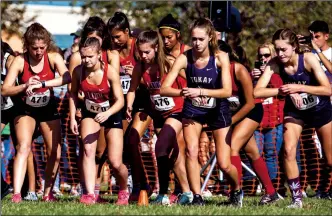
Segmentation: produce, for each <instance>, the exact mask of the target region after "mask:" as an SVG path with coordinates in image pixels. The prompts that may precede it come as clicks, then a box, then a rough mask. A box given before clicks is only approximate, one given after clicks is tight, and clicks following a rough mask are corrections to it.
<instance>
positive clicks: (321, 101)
mask: <svg viewBox="0 0 332 216" xmlns="http://www.w3.org/2000/svg"><path fill="white" fill-rule="evenodd" d="M303 58H304V57H303V54H301V55H299V60H298V69H297V71H296V73H295V74H294V75H288V74H287V73H286V72H285V70H284V68H283V66H281V67H280V69H281V71H280V76H281V78H282V80H283V82H284V83H285V84H290V83H295V84H302V85H311V86H317V85H319V84H318V82H317V80H316V78H315V76H314V74H313V73H309V72H308V71H306V69H305V67H304V59H303ZM299 94H300V96H301V97H302V101H303V104H302V106H301V107H300V108H297V107H296V106H295V102H293V101H292V99H291V97H290V96H289V95H287V96H286V101H285V107H284V115H285V117H286V116H291V117H293V118H295V119H300V120H303V121H304V123H305V124H307V125H308V126H309V127H314V128H320V127H321V126H323V125H325V124H327V123H329V122H330V121H331V120H332V106H331V103H330V98H329V96H317V95H311V94H308V93H299Z"/></svg>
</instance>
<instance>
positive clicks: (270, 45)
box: [257, 42, 277, 58]
mask: <svg viewBox="0 0 332 216" xmlns="http://www.w3.org/2000/svg"><path fill="white" fill-rule="evenodd" d="M261 48H268V49H269V51H270V54H271V58H273V57H276V56H277V53H276V50H275V49H274V45H273V44H272V43H270V42H266V43H263V44H261V45H259V46H258V48H257V58H258V54H259V50H260V49H261Z"/></svg>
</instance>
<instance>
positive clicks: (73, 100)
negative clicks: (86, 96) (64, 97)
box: [69, 67, 81, 120]
mask: <svg viewBox="0 0 332 216" xmlns="http://www.w3.org/2000/svg"><path fill="white" fill-rule="evenodd" d="M80 69H81V68H80V67H76V69H75V70H74V71H73V73H72V80H71V89H70V98H69V114H70V119H71V120H74V119H75V115H76V109H77V103H78V89H79V85H80V73H81V70H80Z"/></svg>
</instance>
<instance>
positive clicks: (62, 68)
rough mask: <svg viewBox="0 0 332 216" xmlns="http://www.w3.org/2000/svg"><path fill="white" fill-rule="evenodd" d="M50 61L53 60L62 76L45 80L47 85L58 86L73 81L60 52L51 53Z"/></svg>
mask: <svg viewBox="0 0 332 216" xmlns="http://www.w3.org/2000/svg"><path fill="white" fill-rule="evenodd" d="M50 61H51V62H53V64H54V68H56V71H57V72H58V73H59V75H60V77H57V78H55V79H52V80H47V81H46V82H45V86H46V87H57V86H62V85H65V84H68V83H70V82H71V75H70V73H69V71H68V68H67V67H66V65H65V62H64V60H63V58H62V56H61V55H60V54H59V53H51V54H50Z"/></svg>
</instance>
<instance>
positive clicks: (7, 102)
mask: <svg viewBox="0 0 332 216" xmlns="http://www.w3.org/2000/svg"><path fill="white" fill-rule="evenodd" d="M9 56H10V53H8V52H6V53H5V55H4V58H3V61H2V70H1V84H3V81H4V80H5V79H6V76H7V70H6V62H7V59H8V57H9ZM15 99H16V100H17V97H15V96H14V97H4V96H2V95H1V123H2V124H5V125H6V124H8V123H9V122H10V121H11V120H13V119H14V118H15V117H16V115H17V105H16V106H15V104H16V103H15V101H16V100H15Z"/></svg>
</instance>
